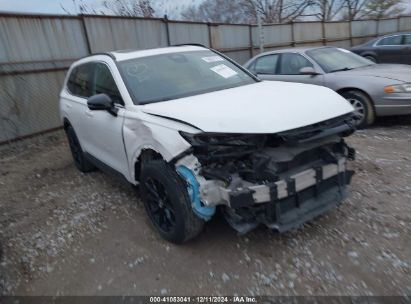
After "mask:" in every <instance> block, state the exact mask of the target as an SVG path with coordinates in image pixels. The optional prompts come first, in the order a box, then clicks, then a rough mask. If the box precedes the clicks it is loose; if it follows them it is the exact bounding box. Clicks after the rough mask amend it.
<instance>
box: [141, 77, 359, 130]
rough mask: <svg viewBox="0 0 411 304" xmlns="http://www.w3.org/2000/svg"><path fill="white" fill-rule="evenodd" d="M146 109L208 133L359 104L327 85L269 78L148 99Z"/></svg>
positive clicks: (273, 125)
mask: <svg viewBox="0 0 411 304" xmlns="http://www.w3.org/2000/svg"><path fill="white" fill-rule="evenodd" d="M142 110H143V112H145V113H148V114H154V115H158V116H163V117H168V118H171V119H174V120H179V121H182V122H186V123H188V124H191V125H193V126H196V127H197V128H199V129H201V130H202V131H204V132H216V133H276V132H281V131H287V130H291V129H295V128H299V127H303V126H307V125H310V124H314V123H317V122H320V121H324V120H327V119H331V118H334V117H337V116H340V115H343V114H347V113H349V112H352V111H353V107H352V106H351V105H350V104H349V103H348V102H347V101H346V100H345V99H344V98H342V97H341V96H340V95H338V94H337V93H335V92H334V91H332V90H330V89H328V88H325V87H321V86H315V85H307V84H301V83H290V82H280V81H267V82H265V81H263V82H259V83H255V84H250V85H246V86H241V87H237V88H232V89H227V90H221V91H215V92H211V93H207V94H201V95H196V96H191V97H186V98H181V99H176V100H170V101H164V102H158V103H152V104H147V105H144V106H142ZM160 119H162V118H160Z"/></svg>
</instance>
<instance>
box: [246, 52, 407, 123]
mask: <svg viewBox="0 0 411 304" xmlns="http://www.w3.org/2000/svg"><path fill="white" fill-rule="evenodd" d="M245 67H246V68H247V69H249V70H250V71H251V72H252V73H254V74H256V75H258V76H259V78H260V79H262V80H279V81H289V82H302V83H310V84H316V85H322V86H326V87H329V88H330V89H332V90H334V91H336V92H338V93H339V94H341V95H342V96H343V97H345V98H346V99H347V100H348V101H350V103H351V104H352V105H353V106H354V108H355V110H356V112H357V115H358V117H359V120H358V126H359V127H365V126H367V125H369V124H372V123H373V121H374V120H375V117H376V116H388V115H403V114H411V66H409V65H401V64H376V63H374V62H372V61H370V60H368V59H365V58H363V57H361V56H358V55H356V54H354V53H352V52H350V51H347V50H345V49H342V48H337V47H328V46H326V47H309V48H308V47H307V48H290V49H282V50H278V51H273V52H266V53H262V54H260V55H258V56H256V57H254V58H252V59H251V60H249V61H248V62H247V63H246V64H245Z"/></svg>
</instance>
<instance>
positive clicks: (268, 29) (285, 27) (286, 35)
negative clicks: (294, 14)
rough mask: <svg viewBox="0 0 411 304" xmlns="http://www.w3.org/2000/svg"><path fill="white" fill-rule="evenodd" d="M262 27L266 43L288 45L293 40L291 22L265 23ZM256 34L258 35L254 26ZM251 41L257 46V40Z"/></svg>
mask: <svg viewBox="0 0 411 304" xmlns="http://www.w3.org/2000/svg"><path fill="white" fill-rule="evenodd" d="M263 29H264V42H265V44H266V45H290V44H291V41H292V40H293V34H292V25H291V24H271V25H265V26H264V27H263ZM256 34H257V35H258V28H256ZM257 38H258V37H257ZM253 43H254V45H255V46H258V44H259V40H255V41H254V42H253Z"/></svg>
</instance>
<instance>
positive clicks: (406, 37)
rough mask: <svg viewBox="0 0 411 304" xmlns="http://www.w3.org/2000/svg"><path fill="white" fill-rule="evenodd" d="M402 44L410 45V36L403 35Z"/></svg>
mask: <svg viewBox="0 0 411 304" xmlns="http://www.w3.org/2000/svg"><path fill="white" fill-rule="evenodd" d="M403 44H407V45H411V35H404V41H403Z"/></svg>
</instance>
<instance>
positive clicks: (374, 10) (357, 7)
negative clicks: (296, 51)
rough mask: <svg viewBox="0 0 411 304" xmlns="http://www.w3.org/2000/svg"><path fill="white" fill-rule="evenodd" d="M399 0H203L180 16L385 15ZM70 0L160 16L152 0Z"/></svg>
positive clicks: (106, 10)
mask: <svg viewBox="0 0 411 304" xmlns="http://www.w3.org/2000/svg"><path fill="white" fill-rule="evenodd" d="M78 1H80V2H78ZM402 1H406V0H202V1H199V2H195V1H193V2H192V3H191V5H189V6H188V7H185V8H184V9H182V10H181V18H180V19H182V20H187V21H199V22H218V23H252V24H255V23H258V22H260V21H261V22H262V23H287V22H292V21H299V20H318V21H338V20H356V19H368V18H386V17H395V16H398V15H399V14H400V13H401V12H402V10H403V6H402V5H403V2H402ZM73 2H74V4H75V6H76V8H77V10H78V11H77V12H78V13H82V14H87V13H92V14H106V15H117V16H138V17H155V16H160V17H161V13H160V12H156V11H155V9H154V5H153V0H104V1H103V6H102V8H100V9H96V8H93V7H90V6H89V5H87V4H86V3H85V2H84V0H73ZM63 9H64V10H65V11H67V10H66V9H65V8H64V7H63Z"/></svg>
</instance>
